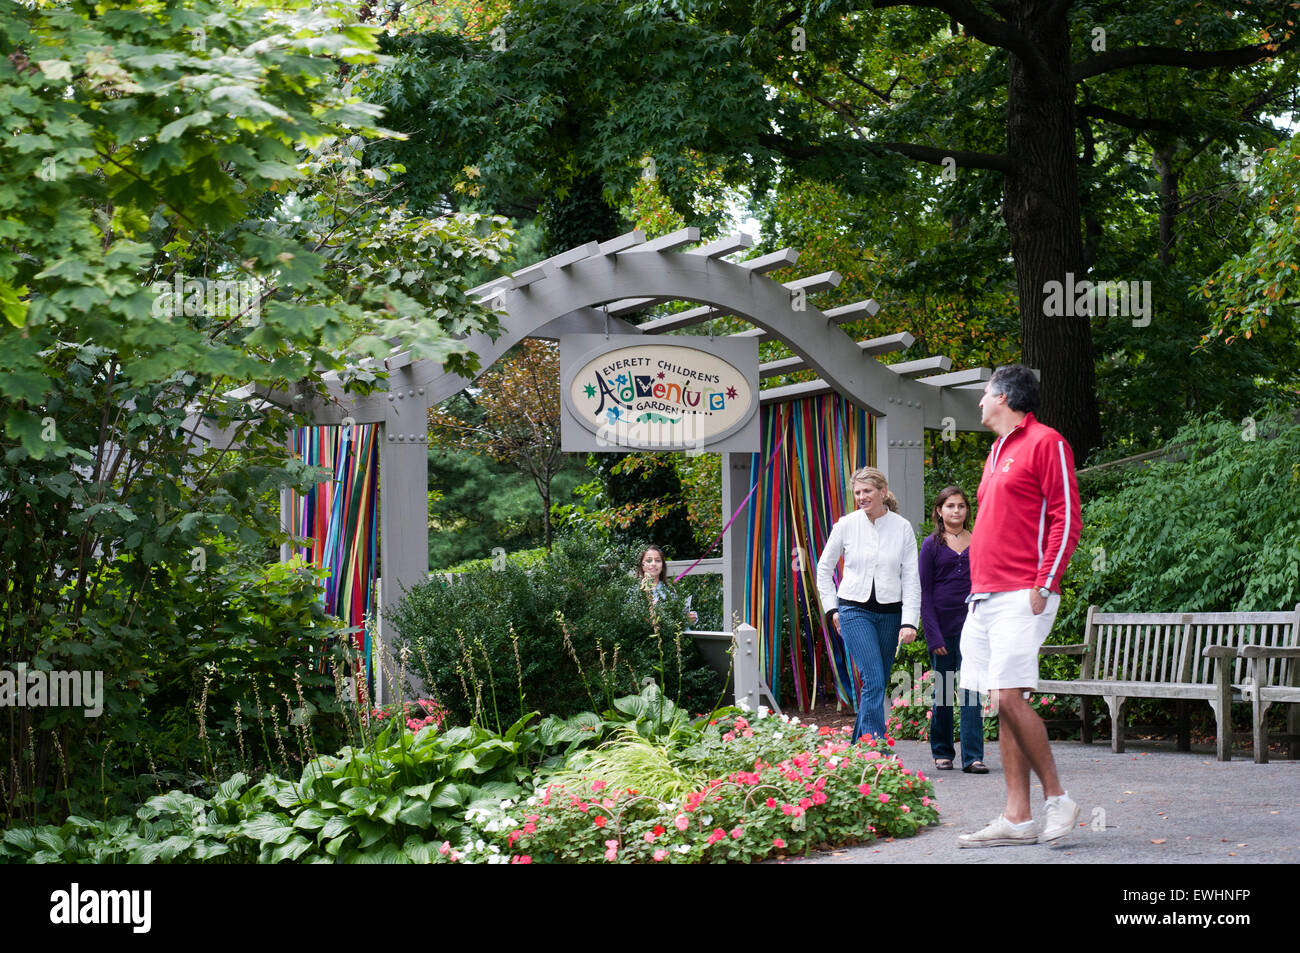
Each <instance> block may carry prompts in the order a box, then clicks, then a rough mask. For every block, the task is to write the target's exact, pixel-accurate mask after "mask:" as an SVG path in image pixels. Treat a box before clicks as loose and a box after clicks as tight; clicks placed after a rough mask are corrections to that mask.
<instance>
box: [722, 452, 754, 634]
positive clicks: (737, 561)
mask: <svg viewBox="0 0 1300 953" xmlns="http://www.w3.org/2000/svg"><path fill="white" fill-rule="evenodd" d="M749 467H750V455H749V454H747V453H724V454H723V455H722V521H723V522H724V523H725V522H726V521H727V520H729V519H731V514H732V513H734V512H735V511H736V507H738V506H739V505H740V501H741V500H743V499H744V498H745V495H746V494H747V493H748V492H749ZM751 502H752V501H751ZM748 534H749V518H748V515H747V514H745V513H742V514H741V515H740V516H738V517H737V518H736V521H735V522H734V523H732V524H731V527H730V528H729V529H728V530H727V531H726V532H725V533H723V535H722V630H723V631H724V632H730V631H731V630H732V629H733V628H734V627H735V625H736V617H737V616H738V617H739V620H740V621H741V622H742V623H744V622H747V621H748V619H749V608H748V607H747V606H746V605H745V542H746V537H747V536H748Z"/></svg>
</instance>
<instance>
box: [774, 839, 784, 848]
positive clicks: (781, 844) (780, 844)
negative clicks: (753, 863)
mask: <svg viewBox="0 0 1300 953" xmlns="http://www.w3.org/2000/svg"><path fill="white" fill-rule="evenodd" d="M772 846H773V847H775V848H777V849H778V850H779V849H781V848H782V847H784V846H785V841H783V840H781V838H779V837H773V838H772Z"/></svg>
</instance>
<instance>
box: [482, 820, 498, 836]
mask: <svg viewBox="0 0 1300 953" xmlns="http://www.w3.org/2000/svg"><path fill="white" fill-rule="evenodd" d="M499 829H500V828H498V827H497V822H496V821H488V822H487V823H486V824H484V825H483V830H484V831H486V832H487V833H489V834H495V833H496V832H497V831H498V830H499Z"/></svg>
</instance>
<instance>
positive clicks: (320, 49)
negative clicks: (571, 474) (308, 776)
mask: <svg viewBox="0 0 1300 953" xmlns="http://www.w3.org/2000/svg"><path fill="white" fill-rule="evenodd" d="M374 33H375V30H374V29H373V28H367V27H362V26H358V25H356V24H355V23H353V22H351V20H350V19H349V15H348V13H347V12H346V10H344V9H343V8H341V7H334V6H330V7H326V8H318V7H315V6H314V5H311V4H307V3H299V2H297V0H288V2H283V3H279V4H278V5H277V6H276V7H275V8H272V9H266V8H259V7H255V6H251V5H239V6H238V7H235V8H231V7H230V5H229V4H219V3H215V2H209V0H179V2H176V3H169V4H167V5H165V6H164V5H160V4H149V5H146V6H144V7H141V6H140V5H138V4H134V3H115V2H107V3H98V4H91V3H86V2H74V3H68V4H57V5H50V4H42V5H32V4H6V5H4V6H3V7H2V8H0V38H2V40H3V45H4V47H5V48H6V49H8V50H12V51H13V53H12V55H9V56H7V57H6V58H4V59H2V60H0V124H2V125H3V128H4V129H5V135H4V136H3V137H0V161H2V163H3V165H4V167H5V169H6V178H5V184H4V187H3V188H0V239H2V240H3V243H4V246H3V247H4V250H3V251H2V252H0V303H2V306H3V309H4V312H5V316H6V319H7V320H5V321H4V322H0V419H2V420H3V427H4V430H3V435H0V454H2V455H3V459H4V467H3V469H0V522H3V525H4V526H5V527H6V532H5V534H4V537H3V539H2V540H0V554H2V558H3V562H2V563H0V570H2V571H3V573H4V578H5V584H4V587H3V589H0V592H3V594H4V606H3V613H2V614H0V645H3V648H4V653H5V660H6V661H15V662H16V661H25V662H27V663H28V664H29V665H32V666H36V667H40V668H45V667H49V668H61V669H71V670H99V671H102V672H103V673H104V683H105V687H106V693H107V695H108V698H107V699H106V704H105V714H104V715H103V717H102V718H101V719H85V718H83V717H82V713H81V711H79V710H72V709H55V708H50V709H44V710H39V711H38V710H36V709H26V708H24V709H9V710H7V711H6V712H5V714H4V719H5V722H6V725H5V732H6V734H7V735H9V736H11V737H14V738H22V739H25V743H24V744H21V745H19V746H15V747H14V748H13V749H12V750H11V753H10V758H9V760H8V763H7V764H6V766H5V774H6V776H7V777H10V778H12V779H14V780H13V782H12V783H8V784H6V786H5V787H4V788H3V793H2V794H0V802H3V803H2V806H0V814H2V815H3V817H4V819H5V820H6V821H8V820H10V819H12V818H15V817H22V818H24V819H28V820H30V819H33V818H39V817H45V816H50V815H51V814H52V813H58V812H64V811H75V810H83V809H89V808H88V807H87V805H92V804H93V805H96V806H97V808H98V809H102V808H103V806H104V799H105V798H107V799H108V801H109V805H110V806H112V805H113V804H114V803H116V801H115V799H116V798H118V797H129V796H131V795H132V793H133V790H132V784H134V783H135V782H136V781H138V780H139V779H140V777H141V776H142V775H144V774H145V770H144V769H145V767H146V766H147V768H148V772H147V773H148V775H151V776H153V779H154V781H155V782H158V781H159V780H160V779H166V780H167V781H169V782H170V781H172V780H181V779H184V781H185V783H187V784H188V783H192V781H193V780H194V776H195V771H196V764H197V765H200V766H202V770H203V771H204V773H207V774H209V775H210V774H211V772H212V770H213V769H214V766H215V765H216V764H218V763H222V762H228V761H229V760H230V759H232V758H234V757H235V754H234V748H233V745H232V746H230V747H227V746H226V745H227V744H228V743H229V742H227V741H226V740H225V739H230V738H232V737H234V736H238V735H239V732H231V733H224V732H226V731H227V730H228V726H229V724H230V722H231V721H232V720H233V719H234V718H236V717H237V716H236V715H234V714H232V713H231V711H230V706H231V705H232V704H233V703H234V702H235V701H237V700H239V699H241V698H242V699H247V696H248V694H250V693H254V694H255V693H257V692H262V691H267V692H270V691H271V686H270V683H269V682H268V683H266V684H259V683H258V681H257V678H261V677H266V678H268V679H269V678H272V677H273V678H274V680H275V681H276V685H275V692H274V693H273V694H272V695H271V696H269V697H266V698H264V699H263V700H262V702H260V703H259V702H258V701H257V700H256V698H254V699H253V701H252V702H251V703H250V704H249V705H247V706H243V710H244V712H245V713H247V712H249V711H253V712H255V713H257V714H256V716H255V718H258V719H260V718H261V717H269V714H268V712H274V713H275V717H277V718H278V717H279V706H280V703H281V701H282V700H283V699H282V698H281V697H280V696H281V695H294V696H296V695H297V693H298V690H299V687H301V690H302V692H303V695H304V699H305V701H303V702H300V701H299V700H298V699H297V698H296V697H295V698H294V700H293V703H292V705H290V706H289V707H290V708H291V709H292V710H295V711H298V710H301V711H303V712H305V711H307V710H308V705H310V710H311V711H315V712H324V713H326V714H328V713H329V712H330V710H331V706H334V702H333V700H332V694H333V689H332V686H331V685H327V684H323V683H319V684H318V683H314V682H313V679H312V677H310V673H311V672H314V671H316V670H317V669H318V667H321V666H326V665H329V664H331V663H330V662H329V660H328V659H326V658H324V657H323V655H322V648H323V647H324V646H325V645H327V644H328V639H329V637H330V636H331V635H332V634H333V629H332V626H331V624H330V623H329V622H327V620H325V619H324V617H323V616H322V615H321V614H320V612H319V610H318V609H316V608H314V605H315V596H316V591H315V580H314V579H313V578H312V577H310V575H305V574H301V573H296V572H285V571H281V570H269V571H267V572H266V573H265V574H263V573H262V572H261V571H260V570H255V569H253V568H252V567H253V566H255V565H256V563H258V562H265V561H268V559H272V558H274V551H275V548H276V546H277V545H278V544H279V543H280V542H281V541H282V533H281V531H280V528H279V517H278V498H279V492H280V491H281V490H283V489H286V488H290V487H292V488H296V489H298V490H305V489H307V488H309V487H310V486H311V484H313V483H314V482H315V480H316V479H317V478H318V476H319V475H318V474H316V473H314V472H312V471H311V470H309V469H308V468H306V467H304V466H302V465H301V464H300V463H297V462H295V461H292V460H286V459H285V452H284V449H283V448H284V445H285V437H286V431H287V429H288V428H289V427H290V426H293V425H296V424H301V423H302V422H303V420H302V418H301V417H298V416H295V415H294V414H293V413H291V412H290V411H288V410H284V409H282V408H281V407H280V406H277V405H275V404H273V403H270V402H268V400H265V399H263V397H271V398H272V399H274V400H279V401H280V402H281V403H282V404H285V405H288V406H289V407H293V406H304V405H302V404H298V405H295V404H294V402H293V400H292V399H291V398H290V397H289V396H288V394H289V392H290V391H292V392H294V394H295V396H297V397H299V398H300V399H301V400H304V401H305V400H307V399H308V398H309V397H314V396H316V395H317V394H318V392H319V390H320V389H321V387H322V382H321V377H322V375H323V374H324V373H325V372H326V371H338V372H340V377H341V380H342V381H343V384H344V386H345V387H347V388H349V389H353V390H363V389H365V388H367V387H369V386H370V385H371V383H372V382H373V381H374V380H375V378H376V376H377V375H376V372H375V371H373V370H367V369H361V368H358V367H356V366H355V365H352V366H348V363H347V362H348V360H349V359H353V360H355V359H356V358H360V357H366V356H369V357H384V356H387V355H388V354H389V353H390V352H391V349H392V348H393V346H394V345H398V346H402V347H407V348H409V349H410V350H411V352H412V353H413V354H415V355H416V356H421V357H428V358H432V359H436V360H438V361H440V362H443V361H445V362H446V363H447V366H448V367H449V368H451V369H453V370H459V371H461V372H467V371H470V370H472V368H473V366H474V358H473V355H471V354H469V353H468V352H467V346H466V344H465V343H464V340H463V337H464V336H465V335H467V334H468V333H470V332H473V331H477V330H480V329H491V328H492V327H493V326H494V320H495V319H494V318H493V316H492V315H491V314H490V313H488V312H486V311H485V310H483V309H482V308H480V307H478V306H476V305H473V304H469V303H467V302H466V301H465V297H464V291H465V289H466V287H467V285H466V284H465V283H464V279H463V278H462V277H460V272H462V271H465V270H469V269H471V268H473V267H475V266H477V265H481V264H483V263H487V262H495V261H496V260H498V259H499V258H500V256H501V253H502V251H503V249H504V247H505V241H506V236H505V233H504V232H503V231H502V230H501V228H500V222H497V221H492V220H486V219H482V218H477V217H473V216H466V217H461V218H457V219H437V220H430V219H423V218H420V217H418V216H414V215H412V214H410V213H409V212H408V211H407V210H406V209H404V208H402V207H400V202H399V201H394V193H395V187H394V186H393V184H392V181H391V178H392V175H393V173H394V172H396V171H399V170H397V169H382V168H375V167H371V168H363V164H362V159H361V156H362V152H363V150H364V149H365V147H366V144H367V141H368V140H373V139H375V138H377V137H380V136H383V135H387V133H385V132H384V131H383V130H380V129H378V128H377V127H376V126H375V124H374V123H375V118H376V117H377V115H378V109H377V108H376V107H374V106H371V105H369V104H367V103H364V102H362V101H361V100H360V99H359V98H358V97H357V96H356V95H354V93H353V92H352V91H351V88H350V87H349V86H348V84H346V83H343V82H340V81H339V80H340V73H341V72H344V73H345V72H346V71H348V70H350V69H353V68H364V67H372V66H376V65H378V64H380V63H381V62H382V59H381V57H379V56H378V54H377V53H376V51H375V40H374ZM177 289H179V291H178V290H177ZM245 384H247V385H250V387H249V389H247V390H242V391H238V392H236V393H232V391H235V389H236V388H239V387H241V385H245ZM258 395H260V396H258ZM308 402H309V403H310V401H308ZM208 426H211V427H213V428H215V429H221V430H225V431H227V432H228V435H229V436H230V438H231V439H232V440H233V441H234V443H235V445H236V446H237V447H238V452H234V453H232V452H231V450H230V449H229V448H228V447H227V446H226V445H225V444H224V443H221V444H218V443H210V442H207V441H195V440H194V435H195V432H196V431H197V430H199V429H200V428H204V427H208ZM263 594H267V595H269V596H270V597H271V598H270V599H269V600H268V601H266V602H260V601H258V597H259V596H261V595H263ZM295 672H297V673H298V683H297V685H295V684H294V676H295ZM273 673H274V674H273ZM209 704H211V705H215V706H217V707H216V709H215V711H216V714H215V715H214V717H216V718H219V719H221V720H222V721H221V725H222V731H223V734H222V735H218V734H217V732H216V731H212V732H205V730H204V726H203V724H202V722H201V721H200V722H199V724H198V726H197V728H198V730H197V732H196V731H195V724H194V723H195V721H196V720H197V719H201V718H202V717H204V716H201V715H198V716H196V714H195V713H196V712H199V711H202V710H203V709H204V707H205V706H206V705H209ZM335 708H336V706H335ZM297 717H298V718H299V720H300V721H301V720H302V719H303V718H305V717H306V716H305V715H299V716H297ZM259 727H260V725H259ZM339 730H342V729H341V728H340V729H339ZM329 737H330V735H329V733H328V732H327V733H326V738H329ZM266 747H267V748H268V749H269V748H270V745H267V746H266ZM240 756H241V757H242V756H243V755H242V754H241V755H240ZM297 756H298V757H299V758H303V757H305V756H304V755H303V754H302V753H301V752H300V753H298V755H297ZM279 760H281V761H282V762H283V761H286V760H288V759H287V758H285V757H281V758H280V759H279ZM101 778H102V779H103V780H102V781H101ZM92 779H93V780H92ZM92 794H93V797H92Z"/></svg>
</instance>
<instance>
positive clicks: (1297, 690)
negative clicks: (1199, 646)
mask: <svg viewBox="0 0 1300 953" xmlns="http://www.w3.org/2000/svg"><path fill="white" fill-rule="evenodd" d="M1296 610H1297V611H1300V606H1297V607H1296ZM1238 654H1239V655H1241V657H1242V658H1244V659H1246V666H1247V668H1246V689H1245V690H1244V694H1246V695H1248V696H1249V698H1250V714H1251V719H1250V721H1251V727H1252V731H1253V734H1254V741H1255V763H1256V764H1266V763H1267V762H1268V739H1269V734H1268V731H1267V730H1266V729H1265V728H1264V715H1265V714H1266V713H1267V712H1268V709H1269V707H1270V706H1272V705H1273V704H1274V703H1278V702H1280V703H1283V704H1289V705H1290V706H1291V708H1290V710H1289V711H1288V712H1287V731H1286V734H1284V735H1282V736H1280V740H1285V741H1286V742H1287V745H1288V749H1289V750H1288V751H1287V755H1288V756H1289V757H1290V758H1291V759H1292V760H1295V759H1298V758H1300V648H1297V647H1296V646H1294V645H1283V646H1269V645H1246V646H1242V647H1241V649H1240V650H1239V652H1238ZM1273 737H1274V738H1278V737H1279V736H1277V735H1274V736H1273Z"/></svg>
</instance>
